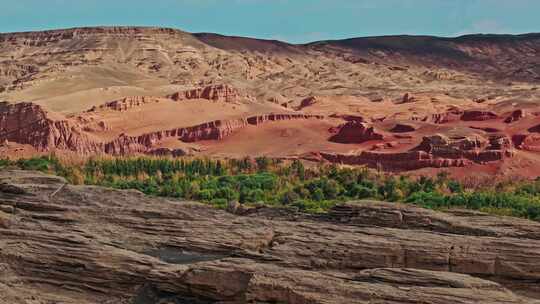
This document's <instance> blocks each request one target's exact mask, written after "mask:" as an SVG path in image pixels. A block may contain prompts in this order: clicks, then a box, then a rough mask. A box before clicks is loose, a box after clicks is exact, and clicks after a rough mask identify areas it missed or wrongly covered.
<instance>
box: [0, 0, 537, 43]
mask: <svg viewBox="0 0 540 304" xmlns="http://www.w3.org/2000/svg"><path fill="white" fill-rule="evenodd" d="M95 25H144V26H166V27H174V28H179V29H183V30H186V31H190V32H214V33H220V34H226V35H237V36H249V37H258V38H266V39H279V40H285V41H289V42H294V43H300V42H308V41H314V40H324V39H340V38H348V37H358V36H376V35H394V34H415V35H416V34H426V35H438V36H457V35H461V34H468V33H512V34H515V33H527V32H540V0H0V32H13V31H28V30H43V29H55V28H66V27H75V26H95Z"/></svg>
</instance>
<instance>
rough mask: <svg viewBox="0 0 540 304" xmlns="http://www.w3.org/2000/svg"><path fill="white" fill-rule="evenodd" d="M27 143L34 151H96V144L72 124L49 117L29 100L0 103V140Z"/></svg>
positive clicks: (97, 147) (97, 148) (98, 147)
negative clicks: (26, 101) (16, 102)
mask: <svg viewBox="0 0 540 304" xmlns="http://www.w3.org/2000/svg"><path fill="white" fill-rule="evenodd" d="M6 140H7V141H9V142H17V143H20V144H28V145H31V146H33V147H34V148H36V149H37V150H38V151H49V150H52V149H65V150H71V151H75V152H78V153H85V154H86V153H96V152H99V151H100V145H99V144H97V143H95V142H93V141H91V140H90V139H89V138H88V137H87V136H86V135H84V132H83V131H82V130H81V129H80V128H79V127H78V126H77V125H76V124H74V123H72V122H70V121H68V120H66V119H52V118H51V117H50V116H49V114H48V113H47V112H46V111H44V110H43V109H42V108H41V107H40V106H38V105H36V104H33V103H18V104H9V103H6V102H2V103H0V141H1V142H3V141H6Z"/></svg>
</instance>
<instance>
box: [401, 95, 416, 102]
mask: <svg viewBox="0 0 540 304" xmlns="http://www.w3.org/2000/svg"><path fill="white" fill-rule="evenodd" d="M417 101H418V98H417V97H416V96H414V95H413V94H411V93H405V95H403V97H402V98H401V103H412V102H417Z"/></svg>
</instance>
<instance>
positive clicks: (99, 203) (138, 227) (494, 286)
mask: <svg viewBox="0 0 540 304" xmlns="http://www.w3.org/2000/svg"><path fill="white" fill-rule="evenodd" d="M0 181H2V182H7V183H9V184H10V185H12V186H14V187H19V188H20V189H25V190H27V191H29V193H28V194H14V193H13V192H18V191H8V192H0V205H2V206H9V207H12V208H13V209H14V213H13V214H10V215H7V216H8V217H10V218H12V224H11V225H10V226H9V227H5V226H4V227H1V228H0V232H1V233H0V268H1V269H2V270H3V271H2V272H0V291H1V292H2V295H3V297H2V298H1V299H0V303H2V304H8V303H9V304H14V303H15V304H16V303H43V304H44V303H54V302H60V303H136V304H139V303H144V304H147V303H151V304H154V303H155V304H157V303H178V302H179V303H183V301H187V300H188V299H198V300H200V301H201V302H200V303H291V304H295V303H298V304H308V303H321V304H322V303H324V304H329V303H396V304H397V303H523V304H525V303H527V304H529V303H538V300H536V299H537V298H540V294H539V293H538V290H537V284H536V282H537V281H538V279H540V268H539V267H540V266H539V265H540V240H538V235H539V232H540V227H539V226H538V224H536V223H532V222H528V221H524V220H514V219H510V218H504V219H502V222H499V219H498V218H495V217H487V216H484V217H482V215H480V214H468V213H462V214H460V213H459V212H456V213H453V214H442V213H438V212H433V211H428V210H423V209H420V208H415V207H409V206H400V205H393V204H385V203H351V204H347V205H344V206H342V207H340V208H341V209H340V208H338V209H336V210H335V211H334V212H333V213H331V214H330V216H329V217H325V216H323V217H313V216H303V215H298V216H297V217H296V220H291V219H289V217H287V216H283V217H280V216H278V217H275V218H274V219H273V220H268V219H266V217H264V216H259V215H257V213H255V214H251V215H247V216H244V217H242V216H237V215H232V214H229V213H226V212H224V211H220V210H215V209H211V208H209V207H207V206H203V205H200V204H197V203H190V202H179V201H170V200H166V199H160V198H151V197H146V196H144V195H142V194H140V193H138V192H137V191H117V190H108V189H104V188H99V187H87V186H67V187H66V188H64V190H62V191H61V192H59V193H58V194H57V195H55V196H54V197H53V198H49V195H50V194H51V193H52V192H53V191H55V190H56V189H58V187H59V186H60V185H62V184H63V183H64V180H63V179H61V178H56V177H51V176H46V175H43V174H39V173H32V172H21V171H3V172H0ZM364 215H365V216H364ZM4 217H5V216H4V214H3V213H2V218H4ZM479 218H481V219H479ZM496 282H499V283H496ZM175 300H176V301H177V302H175ZM160 301H161V302H160ZM167 301H169V302H167ZM187 303H190V302H189V301H188V302H187ZM195 303H199V302H195Z"/></svg>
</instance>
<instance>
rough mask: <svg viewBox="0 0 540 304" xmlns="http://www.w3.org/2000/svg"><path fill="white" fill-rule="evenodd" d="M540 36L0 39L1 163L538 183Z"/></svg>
mask: <svg viewBox="0 0 540 304" xmlns="http://www.w3.org/2000/svg"><path fill="white" fill-rule="evenodd" d="M538 87H540V34H525V35H468V36H462V37H458V38H438V37H429V36H385V37H368V38H353V39H347V40H337V41H319V42H313V43H309V44H303V45H293V44H288V43H284V42H280V41H271V40H260V39H251V38H242V37H228V36H221V35H217V34H208V33H200V34H191V33H187V32H183V31H180V30H175V29H165V28H142V27H99V28H75V29H67V30H53V31H43V32H26V33H7V34H0V100H3V101H5V102H3V103H0V143H1V147H0V153H2V155H9V156H13V157H21V156H27V155H34V154H40V153H50V152H56V153H75V154H77V155H83V156H86V155H95V154H110V155H135V154H152V155H172V156H181V155H202V156H212V157H244V156H269V157H276V158H301V159H305V160H309V161H316V162H334V163H342V164H349V165H367V166H371V167H380V168H383V169H386V170H393V171H410V170H414V171H419V172H428V171H432V170H437V169H438V168H445V169H447V170H452V171H453V172H454V173H456V174H458V175H459V174H464V173H465V172H468V171H469V170H470V169H471V168H472V169H474V170H475V171H476V172H484V173H486V174H500V175H505V176H508V175H512V174H520V175H530V176H535V175H538V174H540V155H539V152H538V151H540V117H539V116H538V115H540V107H539V103H538V101H540V91H539V90H538Z"/></svg>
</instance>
